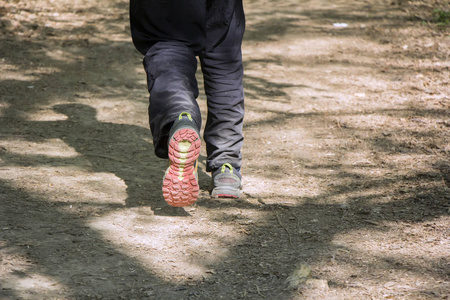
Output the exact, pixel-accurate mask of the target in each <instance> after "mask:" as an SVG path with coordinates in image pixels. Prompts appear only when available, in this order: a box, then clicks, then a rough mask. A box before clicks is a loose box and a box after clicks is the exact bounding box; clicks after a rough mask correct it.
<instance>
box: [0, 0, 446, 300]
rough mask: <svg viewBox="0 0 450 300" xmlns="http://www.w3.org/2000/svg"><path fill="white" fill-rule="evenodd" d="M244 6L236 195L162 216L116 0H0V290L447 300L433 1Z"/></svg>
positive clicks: (124, 13)
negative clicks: (240, 182)
mask: <svg viewBox="0 0 450 300" xmlns="http://www.w3.org/2000/svg"><path fill="white" fill-rule="evenodd" d="M245 9H246V14H247V31H246V35H245V41H244V44H243V55H244V64H245V92H246V119H245V126H244V131H245V144H244V149H243V156H244V161H243V176H244V180H245V182H244V188H243V194H244V196H243V198H242V199H240V200H218V199H212V198H210V197H209V195H208V193H207V187H208V184H209V181H210V175H209V174H207V173H206V172H205V152H204V150H202V154H201V159H200V178H199V179H200V186H201V196H200V197H199V199H198V201H197V203H196V204H195V205H193V206H191V207H186V208H173V207H170V206H168V205H167V204H166V203H165V201H164V199H163V197H162V192H161V182H162V177H163V174H164V171H165V167H166V164H167V162H166V161H163V160H159V159H157V158H156V157H155V156H154V154H153V146H152V142H151V135H150V132H149V129H148V117H147V104H148V92H147V88H146V82H145V73H144V70H143V67H142V56H141V55H140V54H139V53H138V52H137V51H136V50H135V49H134V46H133V45H132V42H131V38H130V34H129V24H128V2H127V1H125V0H108V1H107V0H98V1H91V0H73V1H69V0H36V1H25V0H0V59H1V63H0V99H1V101H0V116H1V119H0V259H1V261H0V299H448V297H449V296H448V295H449V294H450V278H449V277H450V229H449V228H450V226H449V224H450V216H449V215H450V144H449V142H450V37H449V27H445V25H444V24H442V23H443V22H442V18H441V20H438V16H437V13H436V10H437V12H445V11H449V9H450V8H449V4H448V1H439V0H437V1H431V0H430V1H418V0H417V1H416V0H412V1H394V2H392V3H391V2H389V1H384V0H347V1H343V0H337V1H326V0H319V1H315V0H283V1H275V0H272V1H269V0H249V1H245ZM444 17H445V15H444ZM444 21H445V20H444ZM439 22H440V23H439ZM198 75H199V85H200V88H201V89H202V88H203V85H202V81H201V74H200V72H199V74H198ZM199 103H200V106H201V108H202V113H203V114H204V116H206V108H205V107H206V105H205V96H204V94H201V95H200V97H199Z"/></svg>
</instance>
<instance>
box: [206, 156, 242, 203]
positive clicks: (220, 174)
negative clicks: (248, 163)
mask: <svg viewBox="0 0 450 300" xmlns="http://www.w3.org/2000/svg"><path fill="white" fill-rule="evenodd" d="M241 189H242V176H241V173H240V172H239V170H236V168H233V166H232V165H230V164H229V163H225V164H223V165H222V167H220V168H219V169H217V170H216V171H214V172H213V173H212V180H211V185H210V188H209V190H210V191H211V196H213V197H219V198H239V197H240V196H241Z"/></svg>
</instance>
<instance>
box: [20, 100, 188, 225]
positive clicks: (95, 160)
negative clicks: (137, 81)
mask: <svg viewBox="0 0 450 300" xmlns="http://www.w3.org/2000/svg"><path fill="white" fill-rule="evenodd" d="M52 108H53V110H54V111H55V112H57V113H59V114H63V115H65V116H67V119H65V120H56V121H25V122H22V125H23V126H26V127H27V132H28V133H29V134H27V135H26V137H27V138H28V139H30V140H36V139H38V140H40V139H51V138H56V139H60V140H62V141H64V143H66V144H67V145H68V146H70V147H72V148H73V149H74V150H75V151H76V152H77V153H78V154H80V156H81V157H82V158H83V159H81V160H80V159H75V160H70V159H67V158H64V160H63V161H57V160H53V161H52V164H55V165H58V164H64V165H67V164H73V165H77V164H78V165H79V164H83V166H82V167H85V166H86V160H87V161H88V165H89V166H90V167H89V168H90V170H89V171H90V172H99V173H101V172H107V173H112V174H115V175H116V176H117V177H118V178H120V179H121V180H122V181H123V182H124V183H125V185H126V193H127V199H126V200H125V205H126V206H127V207H135V206H144V205H150V206H151V208H152V210H154V211H155V214H164V215H171V216H184V215H188V214H187V213H186V212H185V210H184V209H176V208H173V209H171V208H166V206H168V205H167V204H166V203H165V201H164V199H163V197H162V192H161V181H162V177H163V175H164V171H165V168H166V167H167V162H166V161H164V160H161V159H159V158H157V157H156V156H154V155H153V146H152V144H151V142H150V140H151V135H150V131H149V130H148V129H146V128H143V127H140V126H136V125H129V124H117V123H110V122H100V121H98V119H97V111H96V110H95V109H94V108H93V107H91V106H89V105H85V104H58V105H55V106H53V107H52ZM30 162H31V163H32V164H38V160H37V159H35V160H33V159H32V158H31V160H30ZM111 184H113V183H111ZM161 208H164V209H161ZM161 210H162V211H163V213H162V212H161Z"/></svg>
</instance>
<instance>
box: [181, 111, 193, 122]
mask: <svg viewBox="0 0 450 300" xmlns="http://www.w3.org/2000/svg"><path fill="white" fill-rule="evenodd" d="M183 116H186V117H188V119H189V121H192V116H191V114H190V113H187V112H182V113H181V114H180V115H179V116H178V120H181V119H183Z"/></svg>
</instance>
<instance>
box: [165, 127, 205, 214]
mask: <svg viewBox="0 0 450 300" xmlns="http://www.w3.org/2000/svg"><path fill="white" fill-rule="evenodd" d="M200 146H201V140H200V137H199V135H198V134H197V132H196V131H195V130H194V129H191V128H182V129H180V130H178V131H176V132H175V133H174V134H173V136H172V138H171V140H170V143H169V160H170V162H171V163H170V166H169V168H168V169H167V171H166V175H165V177H164V180H163V187H162V191H163V196H164V199H165V200H166V202H167V203H168V204H169V205H171V206H175V207H182V206H188V205H191V204H193V203H194V202H195V200H197V197H198V192H199V187H198V181H197V178H196V175H195V173H196V170H195V163H196V161H197V159H198V157H199V155H200Z"/></svg>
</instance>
